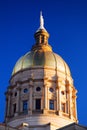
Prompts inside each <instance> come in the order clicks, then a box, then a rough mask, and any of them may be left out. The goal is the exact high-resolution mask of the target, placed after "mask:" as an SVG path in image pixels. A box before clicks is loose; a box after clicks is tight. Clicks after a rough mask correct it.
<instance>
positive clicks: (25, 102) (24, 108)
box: [23, 100, 28, 112]
mask: <svg viewBox="0 0 87 130" xmlns="http://www.w3.org/2000/svg"><path fill="white" fill-rule="evenodd" d="M27 110H28V103H27V100H25V101H23V111H24V112H26V111H27Z"/></svg>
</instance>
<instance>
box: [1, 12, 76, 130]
mask: <svg viewBox="0 0 87 130" xmlns="http://www.w3.org/2000/svg"><path fill="white" fill-rule="evenodd" d="M34 36H35V40H36V42H35V44H34V45H33V46H32V49H31V50H30V52H28V53H27V54H25V55H24V56H22V57H21V58H20V59H19V60H18V61H17V63H16V65H15V67H14V69H13V72H12V76H11V79H10V85H9V87H8V89H7V92H6V115H5V124H4V125H3V130H4V129H5V127H7V126H8V127H9V130H10V128H12V129H15V130H16V129H23V130H24V129H25V130H26V129H27V130H56V129H59V128H62V127H64V126H66V125H69V124H72V123H77V122H78V119H77V106H76V92H77V91H76V89H75V87H74V84H73V79H72V76H71V73H70V69H69V67H68V65H67V64H66V62H65V61H64V60H63V59H62V58H61V57H60V56H59V55H58V54H56V53H54V52H53V51H52V47H51V46H50V45H49V43H48V38H49V33H48V32H47V31H46V29H45V28H44V19H43V16H42V14H40V27H39V29H38V30H37V31H36V33H35V35H34ZM1 126H2V124H1V125H0V127H1Z"/></svg>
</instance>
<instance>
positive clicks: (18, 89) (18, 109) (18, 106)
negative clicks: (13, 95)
mask: <svg viewBox="0 0 87 130" xmlns="http://www.w3.org/2000/svg"><path fill="white" fill-rule="evenodd" d="M20 91H21V88H17V110H16V115H19V113H20Z"/></svg>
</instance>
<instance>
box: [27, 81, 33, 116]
mask: <svg viewBox="0 0 87 130" xmlns="http://www.w3.org/2000/svg"><path fill="white" fill-rule="evenodd" d="M32 88H33V84H30V85H29V101H28V105H29V109H28V114H29V115H32V107H33V106H32V102H33V101H32V94H33V93H32Z"/></svg>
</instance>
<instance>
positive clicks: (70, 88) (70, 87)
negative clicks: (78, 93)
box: [69, 86, 73, 119]
mask: <svg viewBox="0 0 87 130" xmlns="http://www.w3.org/2000/svg"><path fill="white" fill-rule="evenodd" d="M72 106H73V103H72V86H69V115H70V118H71V119H72V118H73V116H72V115H73V114H72Z"/></svg>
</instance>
